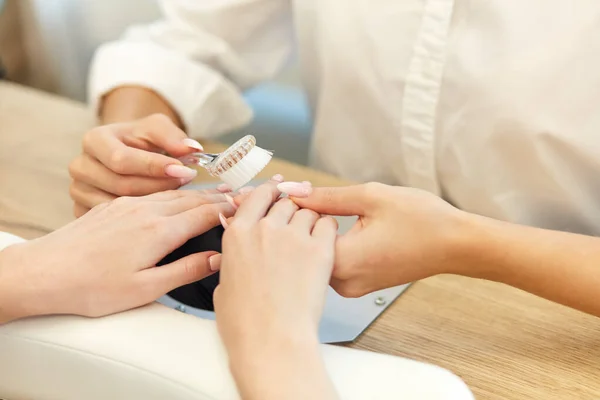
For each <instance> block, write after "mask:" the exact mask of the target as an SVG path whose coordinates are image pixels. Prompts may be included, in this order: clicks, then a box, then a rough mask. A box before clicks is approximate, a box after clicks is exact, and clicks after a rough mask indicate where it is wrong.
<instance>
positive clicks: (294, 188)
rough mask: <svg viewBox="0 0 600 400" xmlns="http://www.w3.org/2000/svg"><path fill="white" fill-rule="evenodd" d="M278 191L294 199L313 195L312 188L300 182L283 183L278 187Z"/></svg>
mask: <svg viewBox="0 0 600 400" xmlns="http://www.w3.org/2000/svg"><path fill="white" fill-rule="evenodd" d="M277 189H278V190H279V191H280V192H282V193H286V194H287V195H289V196H293V197H308V196H310V194H311V193H312V186H308V185H306V184H304V183H299V182H283V183H280V184H279V185H277Z"/></svg>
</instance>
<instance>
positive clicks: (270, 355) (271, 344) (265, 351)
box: [227, 328, 320, 378]
mask: <svg viewBox="0 0 600 400" xmlns="http://www.w3.org/2000/svg"><path fill="white" fill-rule="evenodd" d="M254 332H255V333H252V334H250V333H248V334H242V335H240V336H239V339H238V340H237V342H236V343H235V344H233V345H232V346H228V349H227V350H228V355H229V359H230V363H231V369H232V372H233V374H234V375H235V376H236V378H237V377H238V376H241V375H244V376H247V375H248V371H256V372H257V373H262V371H264V370H265V369H269V368H272V367H275V368H278V366H279V367H281V364H282V362H285V360H293V359H297V358H298V357H311V358H312V357H315V356H320V347H319V346H320V344H319V339H318V335H317V332H316V330H311V329H292V328H287V329H272V330H270V331H266V330H265V331H262V330H260V329H258V330H256V331H254Z"/></svg>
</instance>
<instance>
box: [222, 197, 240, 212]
mask: <svg viewBox="0 0 600 400" xmlns="http://www.w3.org/2000/svg"><path fill="white" fill-rule="evenodd" d="M224 196H225V200H227V202H228V203H229V204H231V207H233V209H234V210H237V209H238V206H237V204H235V201H233V197H231V196H230V195H228V194H225V195H224Z"/></svg>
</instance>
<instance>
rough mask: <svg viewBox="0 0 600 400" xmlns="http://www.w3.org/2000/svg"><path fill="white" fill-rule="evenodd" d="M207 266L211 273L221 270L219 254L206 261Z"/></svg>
mask: <svg viewBox="0 0 600 400" xmlns="http://www.w3.org/2000/svg"><path fill="white" fill-rule="evenodd" d="M208 265H209V266H210V270H211V271H213V272H215V271H218V270H219V269H220V268H221V254H215V255H214V256H210V257H209V259H208Z"/></svg>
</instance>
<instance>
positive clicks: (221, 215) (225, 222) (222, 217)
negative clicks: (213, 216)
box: [219, 213, 229, 229]
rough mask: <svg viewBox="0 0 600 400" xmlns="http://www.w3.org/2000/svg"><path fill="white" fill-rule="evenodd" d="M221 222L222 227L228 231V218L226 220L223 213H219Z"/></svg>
mask: <svg viewBox="0 0 600 400" xmlns="http://www.w3.org/2000/svg"><path fill="white" fill-rule="evenodd" d="M219 221H221V225H223V228H225V229H227V227H228V226H229V224H228V223H227V218H225V216H224V215H223V214H221V213H219Z"/></svg>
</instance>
